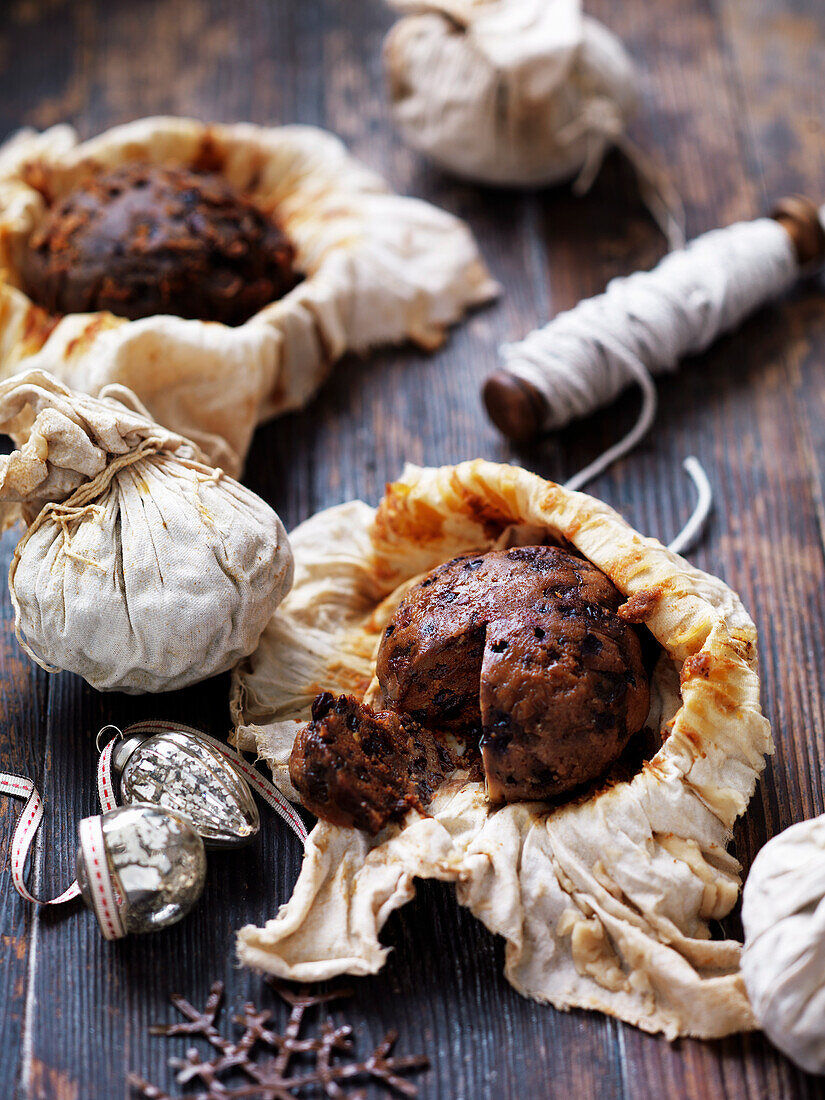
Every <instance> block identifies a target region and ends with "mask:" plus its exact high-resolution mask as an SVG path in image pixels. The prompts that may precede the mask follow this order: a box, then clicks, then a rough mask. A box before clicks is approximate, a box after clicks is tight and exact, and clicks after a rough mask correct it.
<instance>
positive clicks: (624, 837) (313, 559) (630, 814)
mask: <svg viewBox="0 0 825 1100" xmlns="http://www.w3.org/2000/svg"><path fill="white" fill-rule="evenodd" d="M292 543H293V548H294V552H295V584H294V587H293V589H292V591H291V593H290V594H289V596H288V597H287V599H286V600H285V601H284V603H283V604H282V606H281V607H280V608H279V610H278V612H277V613H276V614H275V615H274V616H273V618H272V620H271V622H270V623H269V625H268V626H267V628H266V630H265V631H264V633H263V635H262V637H261V642H260V644H259V646H258V649H257V650H256V651H255V653H253V654H252V655H251V656H250V657H248V658H247V659H245V660H244V661H242V662H241V663H240V665H239V666H238V667H237V668H236V670H235V672H234V678H233V695H232V706H233V714H234V718H235V719H236V722H237V729H236V734H235V740H236V742H237V744H238V745H239V746H241V747H242V748H244V749H248V750H251V751H253V752H256V753H258V754H259V755H260V756H262V757H264V758H265V759H266V760H267V761H269V763H270V764H271V766H272V769H273V772H274V775H275V779H276V782H277V783H278V784H279V785H280V786H281V787H282V789H284V790H285V791H287V792H288V793H290V794H291V795H292V796H293V797H297V792H296V789H295V787H294V785H293V784H292V783H291V781H290V774H289V760H290V754H291V752H292V748H293V742H295V739H296V736H297V735H298V734H299V733H300V734H301V738H302V739H306V737H307V733H306V731H305V730H304V727H305V726H306V724H307V722H308V721H309V719H310V711H311V708H312V705H313V702H314V701H315V699H316V696H317V695H318V693H319V692H321V691H325V692H329V693H330V695H331V697H333V698H334V696H335V695H338V694H343V695H349V696H352V697H354V698H353V702H352V703H349V702H348V703H347V704H346V706H345V710H342V711H341V713H342V714H343V713H345V712H348V710H351V709H352V707H353V706H354V704H355V703H357V700H365V702H366V704H368V705H372V708H373V713H377V712H379V711H380V709H381V707H383V706H385V705H386V704H387V699H386V698H385V697H384V692H383V691H382V687H381V686H380V685H379V678H378V676H376V658H377V655H378V651H379V646H380V644H381V642H382V634H383V633H384V631H385V628H386V627H387V626H388V624H390V623H391V621H392V620H393V617H394V616H395V615H396V613H397V611H398V608H399V606H400V605H401V604H402V601H403V600H404V599H405V597H406V596H407V595H408V594H409V593H410V591H411V589H413V587H414V586H415V585H416V584H418V583H419V582H421V581H422V578H424V579H426V575H427V574H429V573H430V572H431V571H432V570H434V569H437V568H438V567H439V566H442V565H443V563H445V562H449V561H451V560H452V559H454V558H456V557H458V556H460V555H468V554H469V555H484V554H488V553H489V552H490V551H492V550H504V549H507V548H511V547H519V546H521V547H536V546H543V545H546V546H551V547H553V546H556V547H560V548H562V549H563V550H564V551H565V552H566V553H567V554H568V555H571V556H574V557H576V558H577V560H580V559H586V562H589V563H591V564H592V566H595V570H593V572H594V573H595V572H596V571H597V570H598V571H601V573H602V574H603V575H604V578H606V579H607V581H609V582H610V583H611V584H612V586H613V587H614V588H615V589H616V590H618V592H619V593H620V594H621V596H622V597H623V598H624V600H625V602H624V605H623V606H622V607H621V608H620V609H619V614H620V617H622V618H623V619H624V621H625V622H630V623H642V622H644V624H645V627H646V629H645V630H644V631H643V632H644V633H645V634H647V635H649V637H648V638H647V639H646V642H649V643H650V645H649V646H648V648H651V649H655V650H657V654H658V655H657V656H656V657H655V659H654V661H655V663H654V667H653V668H652V673H651V676H650V699H649V704H650V705H649V713H648V714H647V717H646V721H645V727H646V731H647V732H642V733H640V734H639V735H637V738H636V741H637V742H638V741H639V740H642V741H643V742H644V741H645V738H646V739H647V740H646V743H644V744H642V745H641V746H640V745H638V743H637V746H636V748H637V751H638V756H639V757H642V756H647V759H645V760H644V762H639V763H638V764H633V763H632V754H631V756H628V754H627V752H626V753H625V754H624V755H622V758H621V760H620V761H619V763H618V764H617V765H614V766H613V767H612V768H609V769H608V771H607V772H605V773H604V774H603V775H602V776H601V778H600V779H599V780H598V782H596V783H591V784H590V785H589V786H585V787H580V788H577V790H576V791H575V792H573V793H572V794H569V795H563V796H562V797H561V798H556V800H555V801H554V802H552V803H551V802H547V801H533V802H524V801H511V802H508V803H507V804H505V805H500V804H494V803H492V802H491V801H490V800H488V798H487V796H486V793H485V784H484V775H483V774H482V773H481V772H480V770H479V768H478V764H477V761H472V760H471V758H470V754H469V752H468V753H466V754H465V756H466V760H467V763H466V766H465V764H464V757H462V754H461V751H460V749H459V751H458V752H457V753H456V756H457V759H456V760H455V761H454V763H453V765H452V767H451V769H450V770H449V771H448V772H447V774H446V776H445V777H444V778H443V780H442V781H441V782H440V785H438V786H436V788H435V791H434V794H433V795H432V797H431V798H429V799H427V800H426V803H425V804H424V805H420V804H416V801H415V800H412V801H410V803H409V807H410V808H409V809H408V810H407V812H406V816H403V818H402V819H400V820H398V819H397V818H396V819H393V820H389V822H388V823H387V824H386V825H385V826H384V827H383V828H381V829H380V831H378V832H377V833H376V834H375V835H369V833H368V832H366V831H364V830H363V829H357V828H351V827H345V826H343V825H335V824H332V823H330V822H329V821H324V820H321V821H319V822H318V824H317V825H316V826H315V828H314V830H313V832H312V833H311V835H310V837H309V841H308V844H307V848H306V854H305V856H304V862H303V866H302V870H301V874H300V877H299V879H298V882H297V884H296V887H295V890H294V893H293V896H292V898H291V899H290V901H289V902H288V903H287V904H286V905H284V906H283V907H282V908H281V910H280V912H279V913H278V915H277V916H276V917H274V919H272V920H270V921H268V922H267V924H266V925H265V926H264V927H263V928H255V927H251V926H249V927H246V928H243V929H241V931H240V933H239V937H238V950H239V955H240V958H241V961H242V962H243V963H245V964H247V965H249V966H252V967H255V968H258V969H261V970H265V971H268V972H270V973H273V974H276V975H280V976H281V977H285V978H290V979H294V980H299V981H315V980H325V979H328V978H331V977H333V976H335V975H338V974H342V973H352V974H361V975H364V974H371V973H374V972H375V971H377V970H379V969H380V968H381V966H382V965H383V963H384V961H385V959H386V955H387V950H388V949H387V948H385V947H383V946H382V945H381V943H380V941H379V932H380V930H381V927H382V926H383V924H384V922H385V921H386V919H387V917H388V916H389V914H390V913H391V912H392V911H393V910H394V909H396V908H398V907H399V906H401V905H403V904H404V903H405V902H406V901H409V900H410V898H411V897H412V896H413V894H414V889H415V888H414V880H415V878H416V877H419V878H437V879H441V880H443V881H446V882H453V883H455V887H456V896H457V898H458V901H459V902H460V903H461V904H462V905H465V906H467V907H468V908H469V909H470V911H471V912H472V913H474V914H475V915H476V916H477V917H478V918H479V919H480V920H482V921H483V922H484V924H485V925H486V926H487V927H488V928H489V929H490V930H491V931H492V932H495V933H497V934H498V935H501V936H503V937H504V938H505V940H506V955H505V960H506V961H505V972H506V975H507V978H508V980H509V981H510V982H511V983H512V985H513V986H514V987H515V988H516V989H517V990H518V991H519V992H521V993H522V994H524V995H526V996H529V997H532V998H535V999H536V1000H539V1001H546V1002H549V1003H550V1004H552V1005H555V1006H556V1007H557V1008H571V1007H582V1008H593V1009H599V1010H601V1011H603V1012H606V1013H609V1014H611V1015H613V1016H617V1017H619V1018H620V1019H622V1020H626V1021H628V1022H630V1023H633V1024H636V1025H637V1026H639V1027H641V1028H643V1029H645V1030H647V1031H661V1032H664V1033H665V1035H667V1036H668V1037H670V1038H673V1037H675V1036H678V1035H694V1036H702V1037H711V1036H720V1035H725V1034H728V1033H730V1032H733V1031H738V1030H744V1029H749V1028H752V1027H754V1026H755V1023H754V1019H753V1016H752V1014H751V1010H750V1007H749V1004H748V999H747V996H746V993H745V988H744V985H743V982H742V978H741V976H740V973H739V955H740V946H739V944H737V943H734V942H731V941H719V940H712V939H711V937H710V931H709V927H708V922H709V921H711V920H716V919H719V918H721V917H724V916H725V915H726V914H727V913H728V912H729V911H730V910H731V908H732V907H733V905H734V904H735V902H736V899H737V896H738V892H739V872H740V868H739V865H738V863H737V862H736V860H735V859H734V858H733V857H731V856H730V855H728V854H727V852H726V846H727V844H728V841H729V839H730V835H731V827H732V825H733V823H734V821H735V819H736V817H737V816H738V815H739V814H741V813H742V812H743V811H744V810H745V807H746V806H747V803H748V800H749V798H750V796H751V794H752V792H753V789H754V786H755V783H756V780H757V777H758V776H759V774H760V773H761V771H762V769H763V766H764V757H765V754H766V753H769V752H771V751H772V744H771V736H770V727H769V724H768V722H767V720H766V719H765V718H764V717H763V716H762V714H761V711H760V707H759V679H758V675H757V657H756V631H755V628H754V625H753V623H752V621H751V620H750V618H749V617H748V615H747V613H746V612H745V610H744V609H743V607H742V605H741V603H740V601H739V599H738V597H737V596H736V594H735V593H734V592H732V591H731V589H730V588H728V587H727V585H725V584H723V583H722V581H720V580H717V579H716V578H714V577H711V576H709V575H707V574H706V573H702V572H700V571H699V570H698V569H695V568H693V567H692V566H690V565H689V564H688V563H687V562H686V561H684V560H683V559H682V558H680V557H678V556H677V555H675V554H673V553H672V552H670V551H668V550H667V549H666V548H665V547H663V546H662V545H661V544H660V543H659V542H657V541H656V540H655V539H648V538H643V537H642V536H641V535H639V534H637V533H636V532H635V531H633V530H632V529H631V528H630V527H629V526H628V525H627V524H626V523H625V522H624V520H622V519H621V517H620V516H618V515H617V514H616V513H615V512H614V511H613V510H612V509H611V508H609V507H608V506H607V505H605V504H603V503H601V502H600V501H598V500H595V499H594V498H592V497H590V496H587V495H586V494H583V493H576V492H571V491H569V490H566V489H564V488H562V487H561V486H558V485H555V484H553V483H551V482H547V481H543V480H542V479H541V478H539V477H537V476H535V475H532V474H529V473H527V472H526V471H524V470H521V469H518V468H516V467H512V466H501V465H496V464H493V463H489V462H484V461H481V460H477V461H473V462H467V463H463V464H461V465H459V466H455V467H443V468H440V469H419V468H416V467H408V468H407V470H406V471H405V472H404V474H403V476H402V478H401V479H400V480H399V481H397V482H395V483H394V484H391V485H390V486H388V488H387V491H386V494H385V496H384V499H383V500H382V501H381V503H380V504H379V507H378V509H377V510H376V509H373V508H370V507H368V506H367V505H366V504H364V503H361V502H359V501H354V502H350V503H348V504H344V505H341V506H339V507H336V508H331V509H329V510H327V511H325V512H321V513H319V514H318V515H316V516H314V517H312V518H311V519H309V520H308V521H307V522H306V523H304V524H302V525H301V526H300V527H299V528H297V530H296V531H295V532H294V534H293V536H292ZM554 568H555V566H554ZM605 583H606V582H605ZM596 595H598V594H596ZM596 595H594V598H596ZM598 598H599V599H602V598H603V597H602V596H598ZM604 598H607V597H606V596H605V597H604ZM610 629H611V630H612V629H613V627H611V628H610ZM488 636H489V633H488ZM628 652H629V651H628ZM628 659H629V660H631V665H630V666H629V667H631V669H632V668H634V667H635V666H633V664H632V661H633V660H635V658H632V657H631V658H628ZM648 663H650V662H648ZM379 671H380V670H379ZM384 679H385V687H386V684H387V683H388V681H386V678H384ZM637 680H638V677H637ZM628 683H629V681H628ZM482 703H483V687H482ZM363 709H364V708H362V710H363ZM326 710H327V708H326V706H325V705H322V706H321V709H320V711H318V712H317V714H316V719H317V721H316V722H315V723H314V724H315V726H316V727H318V725H319V722H321V723H322V724H323V722H324V721H326V718H325V714H326ZM630 710H631V708H630V704H629V702H628V705H627V713H628V716H629V715H630ZM365 713H367V714H368V713H369V712H365ZM379 717H380V715H379ZM420 717H421V715H419V714H417V713H416V714H414V715H413V716H412V718H411V719H410V720H415V719H416V718H420ZM359 720H360V719H359ZM628 721H629V717H628ZM634 721H635V720H634ZM352 726H353V727H355V728H356V729H357V727H358V722H353V723H352ZM311 728H312V727H310V729H311ZM323 732H324V730H323V728H320V731H319V730H318V729H316V733H318V734H319V735H322V734H323ZM397 743H398V742H397V739H396V744H397ZM633 743H634V742H633V740H632V739H631V742H630V744H629V745H628V750H630V749H632V747H633ZM325 744H326V747H327V748H328V749H329V750H330V751H333V750H334V749H335V748H336V746H335V745H334V744H333V743H332V742H331V741H330V739H329V738H327V740H326V742H325ZM310 747H311V746H310ZM362 747H363V746H362ZM365 751H366V749H365ZM298 756H300V752H299V753H298ZM294 763H298V761H297V759H296V761H294ZM367 778H369V777H368V776H367ZM419 801H420V800H419Z"/></svg>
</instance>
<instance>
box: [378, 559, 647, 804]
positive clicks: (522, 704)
mask: <svg viewBox="0 0 825 1100" xmlns="http://www.w3.org/2000/svg"><path fill="white" fill-rule="evenodd" d="M622 599H623V598H622V596H621V594H620V593H619V591H618V590H617V589H616V588H615V587H614V585H613V584H612V583H611V581H610V580H609V579H608V578H607V577H606V576H605V575H604V573H602V572H601V571H600V570H599V569H597V568H596V567H595V566H594V565H592V564H591V563H590V562H588V561H585V560H584V559H583V558H579V557H576V556H575V555H573V554H570V553H567V552H566V551H564V550H560V549H559V548H558V547H555V546H526V547H520V548H517V549H513V550H501V551H494V552H492V553H489V554H484V555H481V556H479V557H461V558H456V559H455V560H453V561H450V562H447V563H446V564H445V565H442V566H440V567H439V568H438V569H436V570H435V571H434V572H433V573H431V574H430V575H429V576H428V577H426V578H425V579H424V580H423V581H422V582H421V583H420V584H419V585H417V586H416V587H415V588H413V589H412V590H411V591H410V592H409V593H408V594H407V596H406V598H405V599H404V600H403V602H402V603H401V604H400V606H399V608H398V610H397V611H396V613H395V615H394V617H393V619H392V621H391V622H390V624H389V625H388V627H387V629H386V631H385V634H384V638H383V640H382V643H381V648H380V650H379V654H378V664H377V674H378V680H379V683H380V685H381V690H382V694H383V696H384V701H385V703H386V704H387V705H388V706H390V707H392V708H393V709H395V710H399V711H403V712H405V713H408V714H410V715H411V716H412V717H413V718H414V719H416V721H418V722H420V723H422V724H424V725H427V726H428V727H429V728H431V729H436V730H438V729H451V730H453V731H456V732H463V733H469V734H473V735H478V736H480V746H481V753H482V762H483V765H484V771H485V774H486V777H487V792H488V795H489V797H490V798H491V799H492V800H493V801H496V802H499V801H519V800H526V799H544V798H550V797H555V796H556V795H559V794H563V793H564V792H566V791H569V790H571V789H572V788H574V787H577V786H579V785H580V784H582V783H586V782H588V781H590V780H592V779H595V778H597V777H598V776H599V775H601V774H602V772H604V770H605V769H606V768H607V767H608V766H609V765H610V764H611V763H612V762H613V761H614V760H616V759H617V757H618V756H619V755H620V753H621V752H622V750H623V748H624V747H625V745H626V744H627V742H628V740H629V738H630V737H631V735H632V734H634V733H635V732H637V731H638V730H639V729H641V727H642V725H643V724H644V721H645V718H646V717H647V712H648V707H649V687H648V680H647V674H646V672H645V669H644V665H643V663H642V651H641V645H640V642H639V638H638V636H637V634H636V632H635V630H634V629H633V627H632V626H629V625H628V624H627V623H625V622H624V621H623V620H622V619H621V618H620V617H619V616H618V615H617V610H618V608H619V606H620V604H621V603H622Z"/></svg>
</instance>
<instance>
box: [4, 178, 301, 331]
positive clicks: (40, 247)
mask: <svg viewBox="0 0 825 1100" xmlns="http://www.w3.org/2000/svg"><path fill="white" fill-rule="evenodd" d="M294 259H295V254H294V249H293V247H292V245H291V244H290V242H289V241H288V240H287V238H286V237H285V236H284V234H283V233H282V231H281V230H280V229H279V228H278V226H277V225H276V224H275V222H274V221H273V220H272V219H271V218H269V217H268V216H267V215H266V214H264V213H263V211H261V210H260V209H259V208H258V207H257V206H256V205H255V204H254V203H253V202H252V201H250V200H249V199H248V198H246V197H244V196H243V195H241V194H240V193H239V192H237V191H236V190H235V189H234V188H233V187H231V186H230V185H229V184H228V183H227V181H226V180H225V179H224V178H223V177H222V176H219V175H216V174H211V173H199V172H193V171H190V170H188V169H185V168H173V167H163V166H159V165H145V164H129V165H125V166H123V167H121V168H116V169H115V170H114V171H111V172H106V173H104V174H102V175H97V176H94V177H93V178H91V179H89V180H88V181H87V182H86V183H84V184H83V185H82V186H81V187H79V188H77V190H75V191H73V192H72V193H71V194H69V195H68V196H67V197H66V198H64V199H63V200H62V201H60V202H58V203H56V204H55V205H54V206H52V208H51V209H50V210H49V212H48V213H47V215H46V217H45V218H44V220H43V222H42V224H41V225H40V226H39V227H38V228H37V229H36V230H35V232H34V233H33V234H32V236H31V238H30V240H29V246H28V248H27V250H26V253H25V259H24V262H23V266H22V271H21V275H22V279H23V286H24V290H25V291H26V293H27V294H28V295H29V297H30V298H31V299H32V300H33V301H34V302H35V303H36V304H37V305H40V306H42V307H44V308H45V309H48V310H49V311H51V312H52V313H58V314H62V313H88V312H94V311H97V310H110V311H111V312H112V313H114V314H116V315H117V316H119V317H126V318H129V319H131V320H135V319H137V318H139V317H149V316H152V315H153V314H158V313H171V314H174V315H176V316H178V317H189V318H198V319H200V320H204V321H220V322H222V323H223V324H226V325H239V324H242V323H243V322H244V321H246V320H248V319H249V318H250V317H251V316H252V315H253V314H254V313H257V312H258V310H260V309H262V308H263V307H264V306H265V305H267V303H268V302H272V301H274V300H276V299H277V298H281V297H282V296H283V295H284V294H285V293H286V292H287V291H288V290H290V289H291V287H293V286H294V285H295V283H296V282H297V281H298V277H297V275H296V273H295V270H294V267H293V264H294Z"/></svg>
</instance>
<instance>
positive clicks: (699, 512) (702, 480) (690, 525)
mask: <svg viewBox="0 0 825 1100" xmlns="http://www.w3.org/2000/svg"><path fill="white" fill-rule="evenodd" d="M682 468H683V469H684V471H685V473H686V474H687V475H688V476H689V477H690V479H691V481H692V482H693V484H694V486H695V488H696V505H695V507H694V509H693V513H692V514H691V517H690V519H689V520H688V521H687V523H686V524H685V525H684V527H683V528H682V530H681V531H680V532H679V534H678V535H677V536H676V538H675V539H673V540H672V542H670V543H668V550H671V551H672V552H673V553H674V554H686V553H687V552H688V551H689V550H692V549H693V547H694V546H695V545H696V543H697V542H698V541H699V539H700V537H701V535H702V533H703V531H704V529H705V524H706V523H707V521H708V517H709V515H710V512H711V508H712V507H713V490H712V489H711V486H710V481H709V480H708V475H707V474H706V473H705V468H704V466H702V463H701V462H700V461H699V459H698V458H696V457H695V456H694V455H690V456H689V457H688V458H686V459H685V461H684V462H683V463H682Z"/></svg>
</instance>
